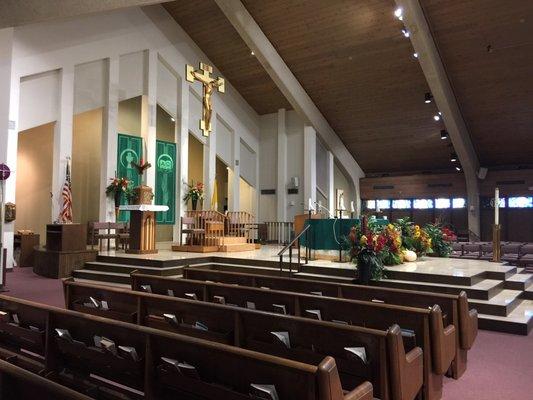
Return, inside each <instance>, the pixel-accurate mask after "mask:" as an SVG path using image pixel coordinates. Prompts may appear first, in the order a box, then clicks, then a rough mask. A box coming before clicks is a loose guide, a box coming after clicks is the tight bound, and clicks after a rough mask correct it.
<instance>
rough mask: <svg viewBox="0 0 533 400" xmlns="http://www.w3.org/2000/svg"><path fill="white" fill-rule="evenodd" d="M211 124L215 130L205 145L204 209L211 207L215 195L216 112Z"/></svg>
mask: <svg viewBox="0 0 533 400" xmlns="http://www.w3.org/2000/svg"><path fill="white" fill-rule="evenodd" d="M211 118H212V120H211V126H212V128H213V130H212V131H211V132H210V133H209V136H208V137H207V140H206V141H205V146H204V188H205V192H204V204H203V209H204V210H210V209H211V197H212V196H213V185H214V183H215V175H216V161H217V159H216V157H217V136H216V134H217V124H216V113H213V114H212V116H211Z"/></svg>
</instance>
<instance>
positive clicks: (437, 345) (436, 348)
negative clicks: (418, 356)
mask: <svg viewBox="0 0 533 400" xmlns="http://www.w3.org/2000/svg"><path fill="white" fill-rule="evenodd" d="M430 334H431V335H430V336H431V355H432V366H433V371H434V372H435V374H437V375H444V374H445V373H446V371H448V368H449V367H450V365H451V363H452V361H453V359H454V358H455V355H456V353H457V341H456V337H455V335H456V334H457V332H456V329H455V326H454V325H448V326H447V327H446V328H444V325H443V323H442V311H441V309H440V307H439V306H438V305H437V304H435V305H434V306H433V307H431V311H430Z"/></svg>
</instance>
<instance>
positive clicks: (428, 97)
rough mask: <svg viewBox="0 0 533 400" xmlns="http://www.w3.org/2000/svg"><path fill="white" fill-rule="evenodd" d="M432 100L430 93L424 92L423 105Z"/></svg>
mask: <svg viewBox="0 0 533 400" xmlns="http://www.w3.org/2000/svg"><path fill="white" fill-rule="evenodd" d="M431 100H433V95H432V94H431V93H430V92H426V94H425V95H424V103H426V104H429V103H431Z"/></svg>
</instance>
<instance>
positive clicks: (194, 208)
mask: <svg viewBox="0 0 533 400" xmlns="http://www.w3.org/2000/svg"><path fill="white" fill-rule="evenodd" d="M191 204H192V209H193V211H196V207H197V206H198V199H191Z"/></svg>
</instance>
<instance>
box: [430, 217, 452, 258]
mask: <svg viewBox="0 0 533 400" xmlns="http://www.w3.org/2000/svg"><path fill="white" fill-rule="evenodd" d="M424 230H425V231H426V232H427V234H428V236H429V238H430V239H431V248H432V250H433V255H435V256H437V257H449V255H450V254H451V253H452V242H454V241H455V240H457V236H456V235H455V233H454V232H453V231H452V230H451V229H449V228H447V227H443V226H442V225H441V224H438V223H436V224H427V225H426V226H425V227H424Z"/></svg>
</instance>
